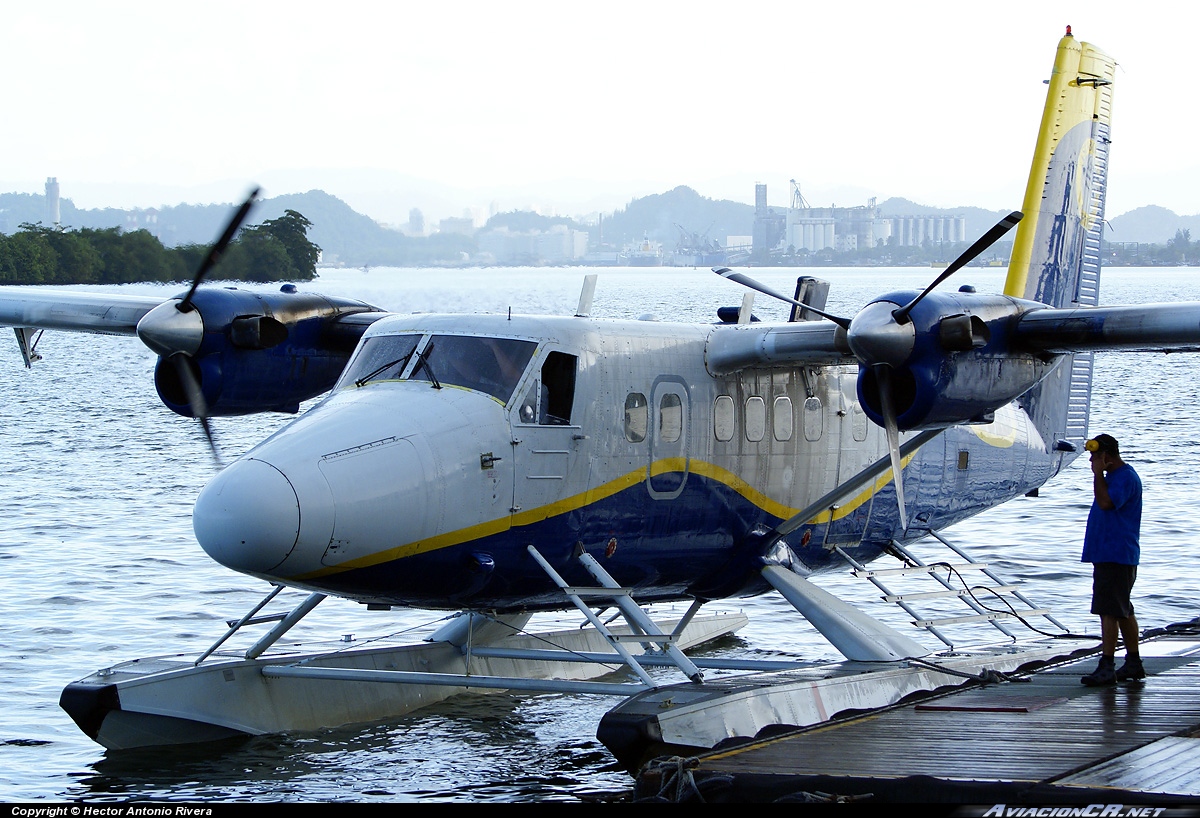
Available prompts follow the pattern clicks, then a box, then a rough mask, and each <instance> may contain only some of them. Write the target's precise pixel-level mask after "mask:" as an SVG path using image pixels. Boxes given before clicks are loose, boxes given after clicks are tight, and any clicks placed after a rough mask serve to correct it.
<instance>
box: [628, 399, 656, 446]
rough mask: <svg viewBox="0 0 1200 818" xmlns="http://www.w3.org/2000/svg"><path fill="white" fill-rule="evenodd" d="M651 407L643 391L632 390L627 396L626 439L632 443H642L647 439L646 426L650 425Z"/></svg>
mask: <svg viewBox="0 0 1200 818" xmlns="http://www.w3.org/2000/svg"><path fill="white" fill-rule="evenodd" d="M649 414H650V407H649V405H648V404H647V403H646V396H645V395H643V394H642V393H641V392H630V393H629V394H628V395H627V396H626V397H625V439H626V440H628V441H629V442H630V443H641V442H642V441H643V440H645V439H646V428H647V427H648V426H649V425H650V417H649Z"/></svg>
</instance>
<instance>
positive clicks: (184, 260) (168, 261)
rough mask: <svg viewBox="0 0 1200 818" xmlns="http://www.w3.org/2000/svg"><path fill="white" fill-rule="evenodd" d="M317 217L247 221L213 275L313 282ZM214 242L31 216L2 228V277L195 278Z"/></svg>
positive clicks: (12, 280) (67, 280) (71, 280)
mask: <svg viewBox="0 0 1200 818" xmlns="http://www.w3.org/2000/svg"><path fill="white" fill-rule="evenodd" d="M310 227H312V222H310V221H309V220H308V219H306V218H305V217H304V216H303V215H301V214H300V213H298V212H296V211H295V210H287V211H285V212H284V215H283V216H281V217H279V218H278V219H269V220H267V221H265V222H263V223H262V224H259V225H254V226H252V227H247V228H244V229H243V230H242V231H241V232H240V233H239V234H238V236H237V238H236V239H234V241H233V242H231V243H230V244H229V246H228V247H227V248H225V251H224V252H223V253H222V254H221V258H220V261H219V262H218V263H217V264H216V265H215V266H214V267H213V270H212V273H211V275H210V278H211V279H215V280H223V281H256V282H269V281H310V280H312V279H314V278H316V275H317V261H318V260H319V259H320V256H321V248H320V247H318V246H317V245H316V244H313V243H312V242H311V241H309V239H308V229H309V228H310ZM208 249H209V248H208V246H207V245H201V244H186V245H181V246H179V247H172V248H168V247H165V246H164V245H163V243H162V242H161V241H159V240H158V238H157V237H155V236H154V235H152V234H151V233H149V232H148V231H146V230H133V231H130V232H125V231H123V230H121V228H119V227H110V228H82V229H79V230H66V229H64V228H62V227H61V226H59V225H54V226H52V227H47V226H45V225H43V224H41V223H40V222H38V223H35V224H31V223H28V222H26V223H24V224H22V225H21V226H20V229H19V230H18V231H17V232H16V233H13V234H12V235H10V236H4V235H0V284H129V283H134V282H139V283H140V282H164V283H171V282H181V281H191V280H192V278H193V277H194V275H195V273H196V270H197V269H198V268H199V267H200V264H201V262H202V261H203V260H204V257H205V255H206V254H207V253H208Z"/></svg>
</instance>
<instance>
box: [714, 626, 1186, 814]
mask: <svg viewBox="0 0 1200 818" xmlns="http://www.w3.org/2000/svg"><path fill="white" fill-rule="evenodd" d="M1162 641H1163V642H1164V644H1159V645H1156V646H1154V648H1153V649H1151V650H1150V651H1148V653H1149V654H1151V655H1147V656H1146V657H1145V659H1144V661H1145V664H1146V668H1147V673H1148V678H1147V679H1146V680H1145V681H1144V682H1131V683H1126V684H1121V685H1116V686H1112V687H1100V688H1092V687H1087V686H1084V685H1081V684H1080V682H1079V679H1080V677H1081V676H1082V675H1084V674H1086V673H1087V672H1089V671H1090V670H1091V669H1092V667H1094V665H1095V657H1094V656H1091V657H1087V658H1083V659H1079V660H1077V661H1074V662H1072V663H1070V664H1066V665H1062V666H1058V667H1055V668H1052V669H1048V670H1044V671H1040V672H1035V673H1033V674H1032V675H1031V676H1029V677H1028V681H1023V682H1008V683H1003V684H995V685H988V686H985V687H982V688H979V687H976V688H972V689H966V690H960V691H955V692H951V693H948V694H944V695H941V696H937V697H933V698H931V699H929V700H927V701H922V702H918V703H913V704H905V705H897V706H893V707H889V708H884V709H881V710H878V711H875V712H870V713H866V714H861V715H858V716H855V717H851V718H847V719H845V720H841V721H834V722H829V723H825V724H821V725H817V726H814V727H809V728H804V729H797V730H794V731H791V732H786V733H783V734H781V735H776V736H774V737H771V738H765V739H762V740H756V741H752V742H747V743H743V744H740V745H737V746H733V747H729V748H727V749H718V750H714V751H711V752H708V753H703V754H700V755H698V756H697V757H696V758H695V759H694V764H695V767H694V769H693V771H692V774H693V775H694V776H695V777H696V779H697V780H703V779H704V778H705V777H706V776H709V777H710V776H722V777H726V778H728V779H730V780H731V781H732V782H733V783H732V788H731V790H730V792H733V793H739V792H740V796H738V797H731V800H757V799H755V798H754V797H752V796H753V794H754V793H756V792H757V793H762V794H765V793H774V794H777V793H779V792H781V791H786V790H787V785H788V782H797V783H798V784H803V783H805V782H810V781H821V782H824V783H826V784H836V782H838V781H845V782H851V781H853V782H856V785H855V790H856V791H862V790H863V786H864V782H866V783H867V784H870V783H874V784H876V785H879V784H881V783H883V782H889V781H890V782H897V781H902V780H921V781H923V782H924V783H923V785H922V786H923V787H934V788H935V789H936V787H937V786H938V784H937V782H944V783H945V785H946V786H948V787H949V786H953V785H954V784H955V783H957V784H962V783H963V782H970V783H971V785H990V786H992V787H993V788H997V791H998V792H1004V791H1005V790H1006V789H1007V790H1008V791H1009V793H1010V795H1012V794H1013V793H1017V792H1018V791H1019V790H1021V789H1022V788H1024V790H1026V791H1028V792H1037V793H1039V794H1040V797H1041V798H1043V799H1044V798H1046V793H1047V792H1049V791H1054V790H1058V791H1061V792H1064V793H1085V792H1094V791H1105V792H1108V793H1109V797H1110V798H1115V797H1117V796H1122V797H1125V798H1126V799H1131V798H1132V799H1138V798H1145V797H1151V796H1154V795H1159V796H1180V797H1187V798H1196V799H1200V738H1195V737H1193V736H1192V734H1193V733H1195V734H1197V735H1200V696H1197V695H1196V691H1197V690H1198V689H1200V657H1198V656H1196V651H1195V650H1194V648H1195V645H1196V642H1195V640H1194V639H1190V640H1188V643H1187V644H1183V645H1171V644H1170V642H1171V639H1170V638H1169V637H1168V638H1164V639H1163V640H1162ZM1154 654H1157V655H1154ZM876 789H878V787H876ZM764 797H765V796H764ZM1010 800H1011V801H1012V802H1014V803H1016V802H1018V801H1019V799H1015V798H1011V797H1010ZM1189 803H1190V802H1189ZM1196 803H1200V800H1198V801H1197V802H1196Z"/></svg>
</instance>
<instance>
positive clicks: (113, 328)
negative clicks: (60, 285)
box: [0, 287, 163, 335]
mask: <svg viewBox="0 0 1200 818" xmlns="http://www.w3.org/2000/svg"><path fill="white" fill-rule="evenodd" d="M162 302H163V299H162V298H159V297H156V296H140V295H112V294H107V293H104V294H102V293H86V292H76V291H71V292H68V291H63V290H43V289H40V288H36V289H35V288H16V287H0V326H4V327H16V328H24V327H27V328H30V329H54V330H72V331H75V332H94V333H100V334H105V335H135V334H136V333H137V324H138V321H140V320H142V316H144V315H145V314H146V313H148V312H150V310H152V309H154V308H155V307H157V306H158V305H159V304H161V303H162Z"/></svg>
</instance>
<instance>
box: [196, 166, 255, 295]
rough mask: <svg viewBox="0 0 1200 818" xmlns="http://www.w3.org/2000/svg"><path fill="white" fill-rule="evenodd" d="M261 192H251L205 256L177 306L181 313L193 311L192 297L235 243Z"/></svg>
mask: <svg viewBox="0 0 1200 818" xmlns="http://www.w3.org/2000/svg"><path fill="white" fill-rule="evenodd" d="M259 190H261V188H257V187H256V188H254V190H252V191H250V195H249V196H248V197H247V198H246V201H244V202H242V206H241V207H239V208H238V209H237V212H236V213H234V214H233V218H232V219H230V220H229V224H227V225H225V232H224V233H222V234H221V237H220V238H219V239H217V241H216V244H214V245H213V246H212V247H209V248H208V253H207V254H206V255H205V256H204V260H203V261H201V262H200V267H199V268H198V269H197V270H196V275H195V277H193V278H192V286H191V288H190V289H189V290H188V291H187V295H185V296H184V297H183V300H182V301H180V302H179V303H178V304H176V305H175V308H176V309H177V310H179V311H180V312H188V311H190V310H191V309H192V296H193V295H195V294H196V288H197V287H199V286H200V282H201V281H203V280H204V277H205V276H206V275H208V272H209V270H211V269H212V268H213V265H215V264H216V263H217V262H218V261H220V259H221V254H222V253H224V252H225V248H226V247H228V246H229V243H230V242H231V241H233V235H234V234H235V233H237V231H238V228H239V227H241V226H242V222H243V221H245V219H246V214H248V213H249V212H250V208H251V206H252V205H253V204H254V200H255V199H256V198H258V192H259Z"/></svg>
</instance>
